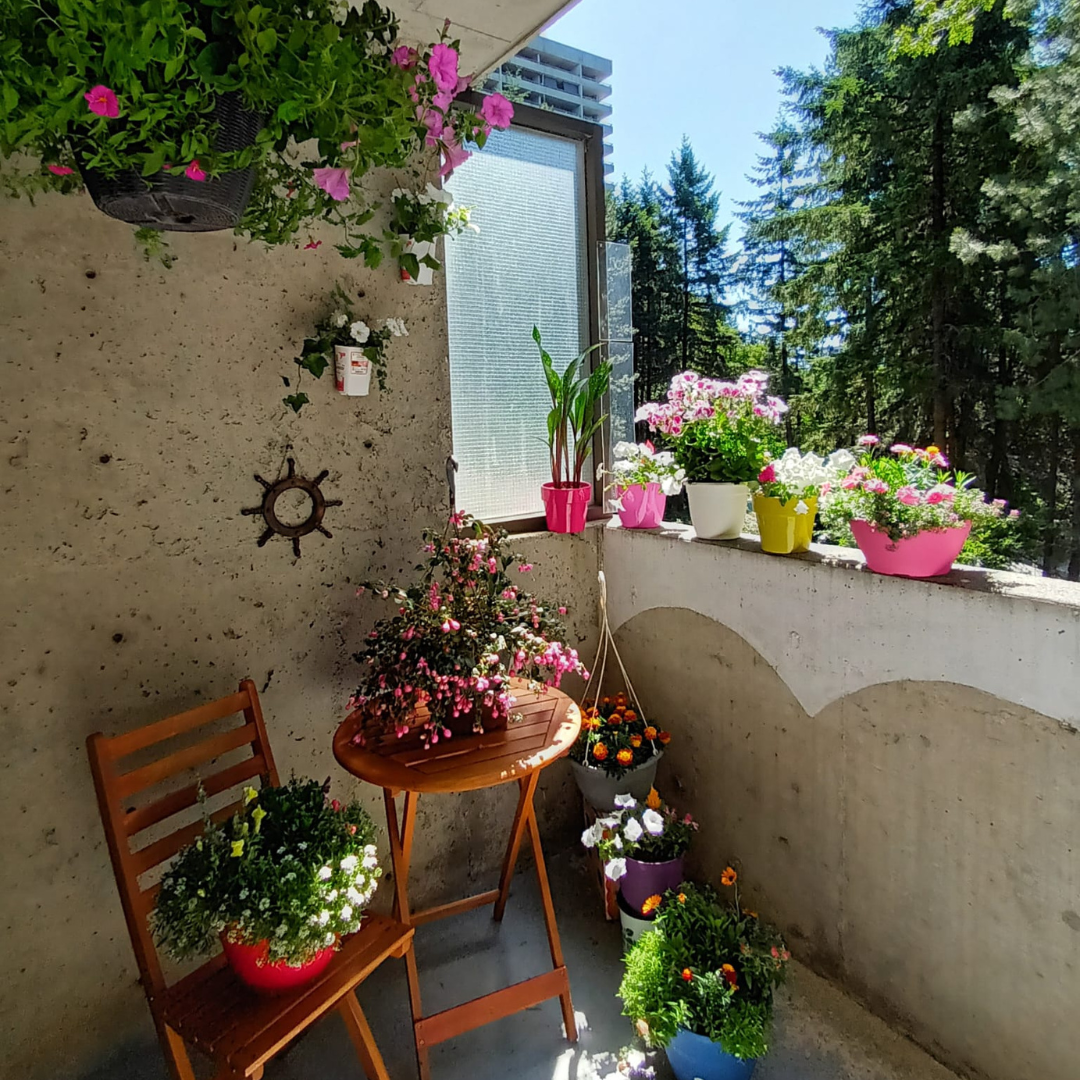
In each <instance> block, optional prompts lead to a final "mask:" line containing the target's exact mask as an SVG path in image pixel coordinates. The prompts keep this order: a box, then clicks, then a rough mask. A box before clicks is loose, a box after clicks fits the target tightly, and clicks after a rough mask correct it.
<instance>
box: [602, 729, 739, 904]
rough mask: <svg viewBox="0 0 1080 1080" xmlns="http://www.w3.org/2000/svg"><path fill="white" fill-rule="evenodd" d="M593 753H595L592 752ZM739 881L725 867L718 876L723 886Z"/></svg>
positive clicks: (729, 868)
mask: <svg viewBox="0 0 1080 1080" xmlns="http://www.w3.org/2000/svg"><path fill="white" fill-rule="evenodd" d="M593 753H596V751H595V750H594V751H593ZM604 756H605V757H606V756H607V751H606V750H605V751H604ZM738 880H739V875H738V874H736V873H735V871H734V870H733V869H732V868H731V867H730V866H728V867H726V868H725V869H724V872H723V873H722V874H721V875H720V881H721V883H722V884H724V885H734V884H735V882H736V881H738Z"/></svg>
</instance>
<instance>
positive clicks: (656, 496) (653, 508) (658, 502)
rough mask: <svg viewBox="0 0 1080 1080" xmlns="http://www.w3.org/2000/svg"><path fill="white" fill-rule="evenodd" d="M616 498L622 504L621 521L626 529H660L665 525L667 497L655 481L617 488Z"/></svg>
mask: <svg viewBox="0 0 1080 1080" xmlns="http://www.w3.org/2000/svg"><path fill="white" fill-rule="evenodd" d="M616 496H617V497H618V500H619V502H620V503H621V504H622V505H621V508H620V510H619V521H621V522H622V526H623V528H624V529H658V528H659V527H660V525H661V524H662V523H663V520H664V508H665V507H666V506H667V496H666V495H665V494H664V492H663V491H662V490H661V488H660V485H659V484H658V483H656V482H655V481H652V482H650V483H648V484H645V485H644V486H642V485H641V484H633V485H632V486H631V487H627V488H616Z"/></svg>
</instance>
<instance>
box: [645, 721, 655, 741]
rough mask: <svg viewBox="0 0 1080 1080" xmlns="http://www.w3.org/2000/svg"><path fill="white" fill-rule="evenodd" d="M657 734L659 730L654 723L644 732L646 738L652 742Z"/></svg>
mask: <svg viewBox="0 0 1080 1080" xmlns="http://www.w3.org/2000/svg"><path fill="white" fill-rule="evenodd" d="M657 734H658V733H657V730H656V728H654V727H653V726H652V724H650V725H649V726H648V727H647V728H646V729H645V732H644V735H645V738H646V739H648V740H649V741H650V742H652V740H653V739H655V738H656V736H657Z"/></svg>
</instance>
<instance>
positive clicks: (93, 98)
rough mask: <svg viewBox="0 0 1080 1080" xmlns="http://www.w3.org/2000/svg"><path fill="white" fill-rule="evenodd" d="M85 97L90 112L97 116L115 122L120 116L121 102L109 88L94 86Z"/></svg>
mask: <svg viewBox="0 0 1080 1080" xmlns="http://www.w3.org/2000/svg"><path fill="white" fill-rule="evenodd" d="M83 97H84V98H85V99H86V104H87V105H88V106H89V108H90V111H91V112H92V113H94V114H95V115H97V116H105V117H108V119H110V120H115V119H116V117H118V116H119V115H120V102H119V101H118V100H117V98H116V94H114V93H113V91H112V90H110V89H109V88H108V87H107V86H92V87H90V89H89V90H87V92H86V93H85V94H83Z"/></svg>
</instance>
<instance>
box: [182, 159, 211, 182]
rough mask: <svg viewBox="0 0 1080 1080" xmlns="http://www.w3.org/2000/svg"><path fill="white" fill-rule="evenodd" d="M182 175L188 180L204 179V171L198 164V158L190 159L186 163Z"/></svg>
mask: <svg viewBox="0 0 1080 1080" xmlns="http://www.w3.org/2000/svg"><path fill="white" fill-rule="evenodd" d="M184 175H185V176H186V177H187V178H188V179H189V180H199V181H203V180H205V179H206V173H205V172H204V171H203V169H202V168H201V166H200V165H199V159H198V158H196V159H195V160H194V161H192V162H191V163H190V164H189V165H188V167H187V168H186V169H185V170H184Z"/></svg>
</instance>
